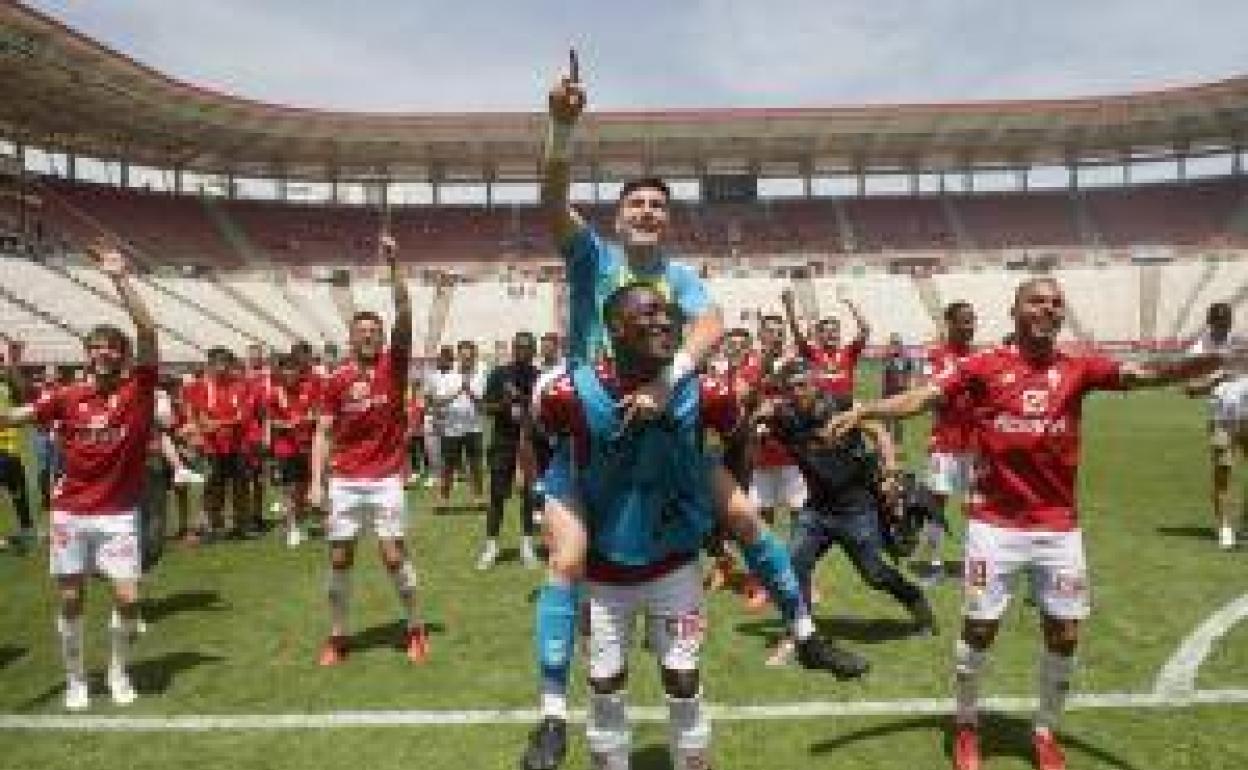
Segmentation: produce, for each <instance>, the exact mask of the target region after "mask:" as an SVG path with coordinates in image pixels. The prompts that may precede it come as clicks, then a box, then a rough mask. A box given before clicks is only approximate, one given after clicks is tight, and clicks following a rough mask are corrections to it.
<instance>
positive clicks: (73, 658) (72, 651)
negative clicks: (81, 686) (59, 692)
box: [56, 615, 87, 682]
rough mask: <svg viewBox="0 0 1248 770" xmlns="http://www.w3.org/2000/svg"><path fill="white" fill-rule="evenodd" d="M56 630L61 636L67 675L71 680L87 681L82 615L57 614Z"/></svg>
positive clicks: (62, 656)
mask: <svg viewBox="0 0 1248 770" xmlns="http://www.w3.org/2000/svg"><path fill="white" fill-rule="evenodd" d="M56 630H57V632H58V633H59V634H60V636H61V658H62V660H63V661H64V663H65V676H66V678H67V679H69V680H70V681H71V682H85V681H86V679H87V670H86V664H85V663H84V662H83V655H82V616H81V615H79V616H78V617H75V618H67V617H65V616H64V615H57V616H56Z"/></svg>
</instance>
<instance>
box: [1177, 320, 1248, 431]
mask: <svg viewBox="0 0 1248 770" xmlns="http://www.w3.org/2000/svg"><path fill="white" fill-rule="evenodd" d="M1243 344H1244V342H1243V340H1241V339H1239V338H1237V337H1234V336H1228V337H1227V338H1226V339H1225V340H1223V341H1222V342H1214V340H1213V338H1212V337H1211V336H1210V335H1209V332H1208V331H1206V332H1205V333H1204V334H1201V335H1200V337H1198V338H1196V341H1195V342H1193V343H1192V344H1191V346H1190V347H1189V348H1188V352H1189V353H1190V354H1192V355H1203V354H1205V353H1223V354H1229V353H1230V352H1231V349H1232V348H1233V347H1242V346H1243ZM1214 376H1215V378H1216V383H1217V384H1215V385H1214V386H1213V389H1212V390H1211V391H1210V392H1209V411H1210V416H1211V417H1212V418H1213V419H1214V420H1216V421H1219V422H1232V421H1237V420H1248V371H1245V370H1244V369H1243V367H1236V366H1230V367H1227V368H1224V369H1219V370H1218V371H1217V373H1216V374H1215V375H1214Z"/></svg>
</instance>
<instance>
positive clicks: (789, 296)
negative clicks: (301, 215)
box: [780, 289, 810, 350]
mask: <svg viewBox="0 0 1248 770" xmlns="http://www.w3.org/2000/svg"><path fill="white" fill-rule="evenodd" d="M780 304H781V305H783V306H784V320H785V321H786V322H787V323H788V325H789V333H790V334H792V335H793V344H794V345H795V346H797V348H798V350H806V349H807V348H808V347H810V343H809V341H808V340H807V339H806V334H805V333H803V332H802V327H801V324H799V323H798V322H797V303H796V301H795V298H794V296H793V290H792V289H785V290H784V291H782V292H780Z"/></svg>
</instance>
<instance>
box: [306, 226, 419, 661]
mask: <svg viewBox="0 0 1248 770" xmlns="http://www.w3.org/2000/svg"><path fill="white" fill-rule="evenodd" d="M379 247H380V251H381V256H382V258H383V260H384V261H385V263H386V267H387V268H388V275H389V279H390V283H391V285H392V286H393V290H394V308H395V319H394V326H393V328H392V329H391V331H390V344H389V346H387V345H386V344H385V339H384V328H385V325H384V323H383V321H382V319H381V316H380V315H378V314H377V313H375V312H372V311H367V310H365V311H360V312H358V313H356V314H355V317H353V318H352V319H351V325H350V327H349V329H348V332H349V336H348V344H349V345H350V348H351V358H350V359H349V360H347V361H345V362H343V363H342V364H341V365H339V366H338V368H337V369H336V370H335V371H334V372H333V373H332V374H331V375H329V377H328V378H327V379H326V380H325V382H324V388H323V391H322V397H321V405H320V409H321V412H320V417H319V419H318V421H317V427H316V433H315V435H314V437H313V440H312V469H311V470H312V473H311V477H312V478H311V483H310V487H309V490H308V501H309V504H310V505H312V506H313V507H315V508H321V507H322V503H323V502H324V496H325V494H326V493H325V486H324V485H323V484H322V482H323V480H324V474H325V469H326V466H327V465H328V466H329V472H330V476H329V489H328V496H329V520H328V523H327V525H326V539H327V540H329V544H330V548H329V581H328V595H329V609H330V623H331V625H330V635H329V638H328V639H327V640H326V641H325V644H324V646H323V647H322V648H321V654H320V659H319V662H320V664H321V665H322V666H335V665H338V664H339V663H342V662H343V661H344V660H345V658H346V656H347V651H348V650H347V604H348V599H349V597H350V593H351V583H350V576H351V568H352V566H353V565H354V563H355V543H356V540H357V538H358V537H359V533H360V530H361V529H363V528H364V527H366V526H371V527H372V529H373V531H374V532H375V533H376V535H377V540H378V550H379V552H380V554H381V561H382V563H383V564H384V565H385V568H386V571H387V572H388V573H389V575H390V580H391V582H393V583H394V588H395V591H396V592H397V593H398V597H399V604H400V606H401V608H402V613H403V616H404V620H405V622H406V628H407V631H406V639H405V646H406V650H407V657H408V659H409V660H411V661H412V662H413V663H423V662H424V661H425V659H426V658H427V657H428V655H429V637H428V634H427V633H426V630H425V627H424V625H423V624H422V623H421V622H420V620H419V619H418V617H417V615H416V607H415V603H416V572H415V570H414V569H413V568H412V563H411V561H410V560H409V559H408V556H407V549H406V547H405V545H404V541H403V530H404V523H405V518H406V510H407V504H406V497H405V495H404V491H403V481H404V479H405V478H406V471H407V457H406V441H405V439H406V435H405V434H406V425H407V415H406V407H405V405H404V403H403V402H404V396H405V395H406V393H407V373H408V367H409V365H410V361H411V355H412V301H411V297H410V296H409V294H408V288H407V280H406V278H405V276H404V275H403V271H402V270H401V269H400V268H399V262H398V254H397V251H398V249H397V245H396V243H395V241H394V238H392V237H390V236H389V235H386V234H383V236H382V237H381V240H380V243H379Z"/></svg>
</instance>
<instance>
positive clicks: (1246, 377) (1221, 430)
mask: <svg viewBox="0 0 1248 770" xmlns="http://www.w3.org/2000/svg"><path fill="white" fill-rule="evenodd" d="M1233 324H1234V316H1233V313H1232V311H1231V305H1230V303H1229V302H1215V303H1213V304H1212V305H1210V306H1209V311H1208V314H1207V315H1206V319H1205V331H1204V333H1203V334H1201V335H1200V337H1198V338H1197V339H1196V341H1195V342H1194V343H1193V344H1192V346H1191V352H1192V353H1193V354H1201V353H1224V352H1226V351H1229V350H1230V349H1231V345H1232V337H1231V328H1232V326H1233ZM1186 390H1187V393H1188V395H1191V396H1202V395H1203V396H1207V397H1208V401H1209V454H1210V460H1211V464H1212V466H1213V479H1212V482H1213V483H1212V487H1211V493H1212V494H1211V500H1212V504H1213V518H1214V524H1215V526H1216V527H1217V534H1218V546H1219V547H1220V548H1222V549H1223V550H1230V549H1232V548H1234V547H1235V522H1234V519H1235V517H1234V514H1233V513H1232V511H1231V471H1232V470H1234V467H1235V454H1236V452H1238V453H1239V455H1240V456H1241V457H1244V456H1248V371H1245V370H1244V369H1236V370H1232V369H1229V368H1225V367H1224V368H1221V369H1219V370H1218V371H1216V372H1213V373H1212V374H1209V375H1207V376H1205V377H1202V378H1200V379H1199V380H1197V381H1195V382H1191V383H1189V384H1188V385H1187V388H1186ZM1240 505H1241V507H1244V508H1248V500H1244V501H1241V503H1240ZM1241 518H1242V517H1241Z"/></svg>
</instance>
